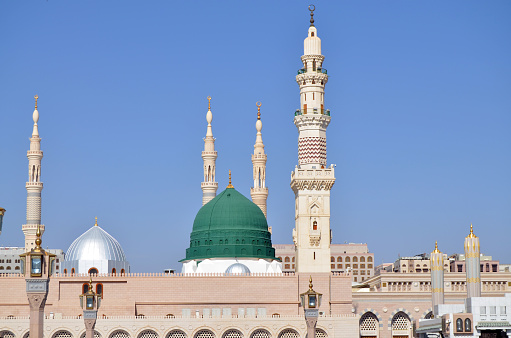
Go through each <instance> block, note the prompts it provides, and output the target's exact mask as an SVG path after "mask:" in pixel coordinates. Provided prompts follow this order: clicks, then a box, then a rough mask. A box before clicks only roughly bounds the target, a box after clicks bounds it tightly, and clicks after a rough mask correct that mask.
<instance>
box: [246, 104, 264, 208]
mask: <svg viewBox="0 0 511 338" xmlns="http://www.w3.org/2000/svg"><path fill="white" fill-rule="evenodd" d="M256 106H257V122H256V130H257V135H256V141H255V144H254V154H253V155H252V166H253V168H254V187H253V188H251V189H250V196H251V197H252V202H254V203H255V204H257V206H258V207H259V208H261V210H262V211H263V213H264V216H265V217H266V200H267V199H268V188H266V159H267V155H266V154H265V153H264V144H263V137H262V134H261V129H263V123H262V122H261V102H257V103H256Z"/></svg>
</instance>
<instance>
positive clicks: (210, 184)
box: [201, 96, 218, 205]
mask: <svg viewBox="0 0 511 338" xmlns="http://www.w3.org/2000/svg"><path fill="white" fill-rule="evenodd" d="M206 121H208V129H207V131H206V137H205V138H204V151H203V152H202V160H203V161H204V182H202V183H201V189H202V205H204V204H206V203H208V202H209V201H211V200H212V199H213V198H215V196H216V191H217V189H218V182H215V168H216V167H215V164H216V158H217V156H218V154H217V152H216V151H215V138H214V137H213V130H212V128H211V121H213V113H211V96H208V112H207V113H206Z"/></svg>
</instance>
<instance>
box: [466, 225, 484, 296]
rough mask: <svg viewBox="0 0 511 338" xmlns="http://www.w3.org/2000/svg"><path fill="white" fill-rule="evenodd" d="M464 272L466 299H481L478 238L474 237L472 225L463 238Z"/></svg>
mask: <svg viewBox="0 0 511 338" xmlns="http://www.w3.org/2000/svg"><path fill="white" fill-rule="evenodd" d="M464 247H465V271H466V275H467V298H470V297H481V270H480V260H481V257H480V253H481V251H480V247H479V238H478V237H477V236H476V235H474V231H473V228H472V224H470V234H469V235H468V236H467V237H465V245H464Z"/></svg>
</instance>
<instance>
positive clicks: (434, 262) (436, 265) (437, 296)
mask: <svg viewBox="0 0 511 338" xmlns="http://www.w3.org/2000/svg"><path fill="white" fill-rule="evenodd" d="M429 260H430V265H431V298H432V303H433V313H434V314H435V316H437V315H438V307H435V306H436V305H439V304H444V254H443V253H441V252H440V250H438V243H437V242H435V250H434V251H433V252H432V253H431V255H430V256H429Z"/></svg>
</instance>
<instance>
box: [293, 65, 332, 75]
mask: <svg viewBox="0 0 511 338" xmlns="http://www.w3.org/2000/svg"><path fill="white" fill-rule="evenodd" d="M309 72H312V73H322V74H328V73H327V70H326V69H325V68H319V67H318V68H316V70H310V71H309V70H308V69H307V68H301V69H298V75H300V74H304V73H309Z"/></svg>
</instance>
